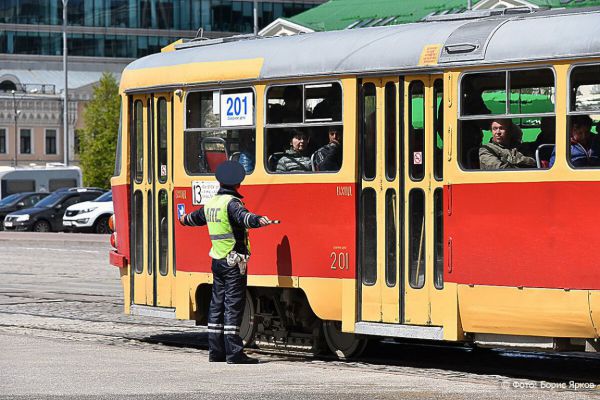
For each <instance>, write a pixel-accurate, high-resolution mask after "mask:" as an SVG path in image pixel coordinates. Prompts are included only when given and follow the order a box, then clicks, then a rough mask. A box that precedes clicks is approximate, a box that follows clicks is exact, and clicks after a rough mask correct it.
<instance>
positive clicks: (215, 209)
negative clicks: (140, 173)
mask: <svg viewBox="0 0 600 400" xmlns="http://www.w3.org/2000/svg"><path fill="white" fill-rule="evenodd" d="M245 177H246V172H245V171H244V168H243V167H242V165H241V164H240V163H238V162H237V161H225V162H223V163H221V164H220V165H219V166H218V167H217V171H216V178H217V180H218V181H219V183H220V186H221V187H220V189H219V191H218V192H217V194H216V196H215V197H213V198H211V199H210V200H208V202H207V203H206V205H205V206H204V208H201V209H199V210H196V211H194V212H192V213H190V214H184V215H182V216H180V218H179V221H180V222H181V224H182V225H187V226H202V225H207V226H208V233H209V234H210V240H211V242H212V248H211V249H210V253H209V255H210V256H211V257H212V272H213V286H212V298H211V301H210V309H209V313H208V348H209V351H208V361H210V362H222V361H227V363H228V364H256V363H258V360H257V359H255V358H251V357H248V356H247V355H245V354H244V352H243V344H242V339H241V337H240V335H239V331H240V324H241V322H242V315H243V313H244V305H245V301H246V284H247V276H246V271H245V268H246V262H247V261H248V257H249V255H250V242H249V241H248V228H259V227H261V226H266V225H269V224H270V223H271V221H270V220H269V218H267V217H266V216H264V217H263V216H260V215H256V214H253V213H251V212H249V211H248V210H247V209H246V208H245V207H244V203H242V200H241V198H242V195H240V194H239V193H238V191H237V190H238V189H239V187H240V183H241V182H242V181H243V180H244V178H245Z"/></svg>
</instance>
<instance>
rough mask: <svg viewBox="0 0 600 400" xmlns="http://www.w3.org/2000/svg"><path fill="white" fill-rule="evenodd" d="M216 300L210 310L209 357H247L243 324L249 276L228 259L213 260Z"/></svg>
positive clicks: (213, 287) (221, 358)
mask: <svg viewBox="0 0 600 400" xmlns="http://www.w3.org/2000/svg"><path fill="white" fill-rule="evenodd" d="M212 273H213V286H212V299H211V300H210V308H209V311H208V348H209V351H208V358H209V359H210V360H212V361H222V360H225V359H227V361H235V360H238V359H240V358H244V357H245V355H244V353H243V349H244V345H243V343H242V338H241V337H240V325H241V323H242V317H243V315H244V306H245V302H246V285H247V282H248V277H247V276H246V275H242V274H241V273H240V269H239V268H238V266H237V265H235V266H233V267H230V266H229V265H227V261H226V260H225V259H222V260H215V259H213V260H212Z"/></svg>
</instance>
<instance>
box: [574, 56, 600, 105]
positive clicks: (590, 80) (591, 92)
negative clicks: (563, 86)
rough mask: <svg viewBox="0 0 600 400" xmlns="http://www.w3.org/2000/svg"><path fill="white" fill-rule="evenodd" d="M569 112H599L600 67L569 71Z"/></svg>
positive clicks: (586, 67)
mask: <svg viewBox="0 0 600 400" xmlns="http://www.w3.org/2000/svg"><path fill="white" fill-rule="evenodd" d="M570 92H571V97H570V99H571V101H570V102H571V104H570V107H569V109H570V111H596V114H598V111H600V65H586V66H581V67H575V68H573V70H572V71H571V90H570Z"/></svg>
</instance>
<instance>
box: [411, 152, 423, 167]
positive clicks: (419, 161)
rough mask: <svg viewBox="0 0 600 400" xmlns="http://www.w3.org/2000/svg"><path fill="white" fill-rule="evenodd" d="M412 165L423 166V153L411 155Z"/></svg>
mask: <svg viewBox="0 0 600 400" xmlns="http://www.w3.org/2000/svg"><path fill="white" fill-rule="evenodd" d="M413 164H415V165H421V164H423V152H421V151H415V152H414V153H413Z"/></svg>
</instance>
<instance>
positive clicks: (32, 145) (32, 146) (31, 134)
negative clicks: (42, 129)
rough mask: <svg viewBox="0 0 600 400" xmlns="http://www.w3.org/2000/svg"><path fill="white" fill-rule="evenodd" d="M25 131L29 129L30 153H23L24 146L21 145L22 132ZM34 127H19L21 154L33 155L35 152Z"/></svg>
mask: <svg viewBox="0 0 600 400" xmlns="http://www.w3.org/2000/svg"><path fill="white" fill-rule="evenodd" d="M23 131H29V153H23V148H22V146H21V132H23ZM33 133H34V132H33V128H21V127H19V154H20V155H24V156H28V155H29V156H31V155H34V154H35V147H34V143H35V140H34V134H33Z"/></svg>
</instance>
